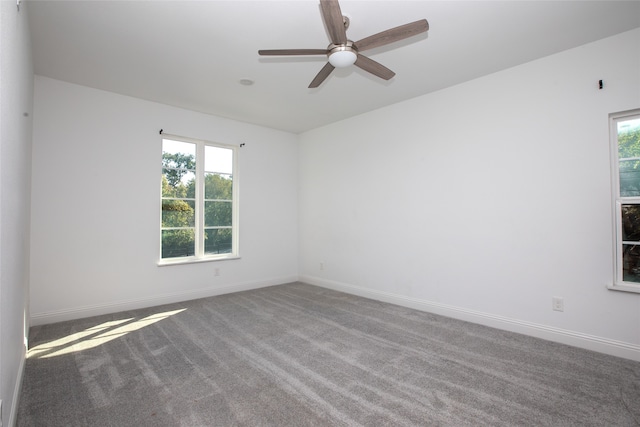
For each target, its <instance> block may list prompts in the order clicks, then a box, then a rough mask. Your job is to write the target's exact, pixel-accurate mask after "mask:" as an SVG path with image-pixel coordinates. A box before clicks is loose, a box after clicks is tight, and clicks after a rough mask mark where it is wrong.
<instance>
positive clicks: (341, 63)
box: [327, 40, 358, 68]
mask: <svg viewBox="0 0 640 427" xmlns="http://www.w3.org/2000/svg"><path fill="white" fill-rule="evenodd" d="M327 55H328V56H329V63H330V64H331V65H333V66H334V67H336V68H343V67H348V66H349V65H353V64H354V63H355V62H356V59H358V51H357V49H356V48H355V46H354V45H353V42H352V41H351V40H347V42H346V43H344V44H339V45H336V44H333V43H332V44H330V45H329V47H328V48H327Z"/></svg>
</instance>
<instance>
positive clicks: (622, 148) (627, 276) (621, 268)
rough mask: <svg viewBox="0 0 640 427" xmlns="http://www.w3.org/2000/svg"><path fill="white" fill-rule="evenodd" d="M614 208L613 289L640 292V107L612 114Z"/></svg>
mask: <svg viewBox="0 0 640 427" xmlns="http://www.w3.org/2000/svg"><path fill="white" fill-rule="evenodd" d="M611 153H612V156H611V157H612V159H613V163H614V164H613V170H614V176H613V182H614V188H613V194H614V199H615V200H614V207H615V218H616V220H615V226H616V227H615V228H616V229H615V245H616V252H615V265H616V272H615V281H614V284H613V286H611V288H612V289H618V290H626V291H632V292H640V110H635V111H630V112H629V111H627V112H624V113H618V114H612V115H611Z"/></svg>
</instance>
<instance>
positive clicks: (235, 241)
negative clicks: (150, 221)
mask: <svg viewBox="0 0 640 427" xmlns="http://www.w3.org/2000/svg"><path fill="white" fill-rule="evenodd" d="M165 139H169V140H173V141H181V142H187V143H191V144H195V146H196V196H195V227H194V228H195V238H196V241H195V250H194V252H195V254H194V255H193V256H188V257H175V258H162V198H163V197H162V188H160V197H159V200H160V206H159V209H158V211H159V217H160V222H159V226H158V231H159V239H158V242H159V251H158V259H159V261H158V266H166V265H179V264H192V263H200V262H211V261H223V260H230V259H240V252H239V249H240V238H239V235H240V227H239V218H240V209H239V205H240V202H239V197H238V196H239V193H240V191H239V189H240V178H239V173H238V151H239V149H238V146H236V145H229V144H222V143H218V142H212V141H205V140H202V139H195V138H188V137H184V136H178V135H171V134H167V133H162V134H161V138H160V153H162V150H163V140H165ZM205 146H211V147H219V148H226V149H230V150H232V152H233V170H232V177H233V187H232V197H233V201H232V207H231V209H232V217H231V221H232V223H231V236H232V237H231V252H230V253H225V254H206V253H204V232H205V227H204V182H205V180H204V176H205V172H206V171H205V166H204V165H205V162H204V155H205V154H204V153H205ZM162 169H163V166H162V164H161V165H160V173H161V176H162Z"/></svg>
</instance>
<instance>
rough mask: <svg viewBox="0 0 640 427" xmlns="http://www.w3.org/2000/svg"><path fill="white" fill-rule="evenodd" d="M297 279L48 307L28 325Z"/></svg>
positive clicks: (207, 295) (275, 279)
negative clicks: (64, 307) (109, 301)
mask: <svg viewBox="0 0 640 427" xmlns="http://www.w3.org/2000/svg"><path fill="white" fill-rule="evenodd" d="M297 280H298V276H285V277H277V278H272V279H268V280H260V281H251V282H243V283H235V284H231V285H226V286H216V287H211V288H203V289H196V290H191V291H186V292H175V293H167V294H162V295H154V296H153V297H149V298H138V299H131V300H124V301H118V302H114V303H107V304H95V305H88V306H84V307H76V308H70V309H63V310H55V311H48V312H43V313H32V314H31V326H38V325H47V324H50V323H57V322H64V321H66V320H74V319H83V318H85V317H92V316H99V315H102V314H109V313H118V312H120V311H126V310H135V309H139V308H145V307H154V306H157V305H163V304H173V303H176V302H181V301H188V300H193V299H198V298H207V297H212V296H216V295H223V294H229V293H232V292H240V291H248V290H251V289H258V288H265V287H268V286H275V285H281V284H283V283H291V282H295V281H297Z"/></svg>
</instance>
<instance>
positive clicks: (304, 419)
mask: <svg viewBox="0 0 640 427" xmlns="http://www.w3.org/2000/svg"><path fill="white" fill-rule="evenodd" d="M30 347H31V350H30V356H29V358H28V359H27V362H26V370H25V376H24V382H23V392H22V395H21V402H20V408H19V412H18V426H118V427H120V426H334V425H335V426H358V425H366V426H418V425H421V426H433V425H440V426H465V425H469V426H470V425H473V426H478V425H491V426H500V425H509V426H511V425H523V426H525V425H526V426H530V425H552V426H571V425H574V426H637V425H640V363H637V362H633V361H629V360H624V359H619V358H615V357H611V356H607V355H603V354H599V353H594V352H590V351H585V350H581V349H576V348H572V347H568V346H564V345H560V344H555V343H551V342H547V341H542V340H539V339H535V338H531V337H527V336H523V335H518V334H513V333H509V332H505V331H500V330H496V329H491V328H487V327H483V326H479V325H475V324H471V323H466V322H462V321H458V320H453V319H449V318H445V317H441V316H437V315H433V314H429V313H424V312H419V311H415V310H411V309H407V308H403V307H399V306H395V305H390V304H385V303H381V302H377V301H372V300H368V299H364V298H360V297H356V296H352V295H347V294H343V293H339V292H335V291H331V290H327V289H323V288H318V287H314V286H310V285H306V284H301V283H292V284H287V285H280V286H274V287H270V288H263V289H258V290H253V291H247V292H241V293H236V294H229V295H222V296H217V297H212V298H206V299H201V300H196V301H190V302H185V303H181V304H172V305H166V306H162V307H155V308H153V309H144V310H136V311H131V312H124V313H119V314H115V315H107V316H100V317H94V318H89V319H82V320H77V321H71V322H64V323H58V324H53V325H46V326H40V327H34V328H32V330H31V336H30Z"/></svg>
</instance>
